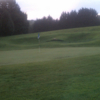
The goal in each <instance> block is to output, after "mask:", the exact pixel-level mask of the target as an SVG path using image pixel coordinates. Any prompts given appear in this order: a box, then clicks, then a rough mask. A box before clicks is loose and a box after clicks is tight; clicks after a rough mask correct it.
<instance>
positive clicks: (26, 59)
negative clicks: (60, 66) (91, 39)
mask: <svg viewBox="0 0 100 100" xmlns="http://www.w3.org/2000/svg"><path fill="white" fill-rule="evenodd" d="M95 54H100V47H69V48H68V47H67V48H48V49H47V48H45V49H43V48H42V49H41V50H40V52H39V50H38V49H28V50H13V51H1V52H0V65H5V64H8V65H9V64H20V63H30V62H38V61H48V60H52V59H63V58H70V57H79V56H87V55H95Z"/></svg>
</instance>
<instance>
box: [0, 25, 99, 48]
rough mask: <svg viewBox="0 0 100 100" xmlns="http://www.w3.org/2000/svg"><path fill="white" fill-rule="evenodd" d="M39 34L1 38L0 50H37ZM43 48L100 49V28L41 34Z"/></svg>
mask: <svg viewBox="0 0 100 100" xmlns="http://www.w3.org/2000/svg"><path fill="white" fill-rule="evenodd" d="M37 36H38V34H37V33H34V34H26V35H17V36H10V37H2V38H0V50H16V49H32V48H33V49H37V48H38V46H39V43H38V39H37ZM54 38H56V40H54ZM40 42H41V48H55V47H84V46H85V47H91V46H92V47H94V46H95V47H98V46H100V26H95V27H85V28H73V29H65V30H57V31H49V32H42V33H40Z"/></svg>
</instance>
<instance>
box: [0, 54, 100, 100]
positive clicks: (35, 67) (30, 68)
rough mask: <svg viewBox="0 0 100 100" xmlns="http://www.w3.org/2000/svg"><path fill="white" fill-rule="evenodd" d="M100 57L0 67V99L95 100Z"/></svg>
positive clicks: (99, 87) (97, 97)
mask: <svg viewBox="0 0 100 100" xmlns="http://www.w3.org/2000/svg"><path fill="white" fill-rule="evenodd" d="M99 93H100V55H98V56H97V55H95V56H86V57H77V58H76V57H75V58H69V59H59V60H52V61H45V62H34V63H25V64H18V65H6V66H0V94H1V95H0V99H1V100H23V99H25V100H99V99H100V95H99Z"/></svg>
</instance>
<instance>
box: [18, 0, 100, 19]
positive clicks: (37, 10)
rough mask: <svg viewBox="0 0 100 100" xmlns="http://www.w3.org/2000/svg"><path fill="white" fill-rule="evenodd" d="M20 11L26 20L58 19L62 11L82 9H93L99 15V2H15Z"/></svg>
mask: <svg viewBox="0 0 100 100" xmlns="http://www.w3.org/2000/svg"><path fill="white" fill-rule="evenodd" d="M16 2H17V3H18V4H19V6H20V8H21V10H22V11H23V12H26V13H27V15H28V19H37V18H43V17H44V16H45V17H47V16H49V15H50V16H52V17H53V18H54V19H57V18H59V17H60V15H61V13H62V12H63V11H66V12H70V11H71V10H76V11H78V10H79V9H81V8H82V7H83V8H93V9H95V10H96V11H97V12H98V14H100V0H16Z"/></svg>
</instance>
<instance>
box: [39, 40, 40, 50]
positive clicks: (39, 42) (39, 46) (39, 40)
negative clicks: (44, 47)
mask: <svg viewBox="0 0 100 100" xmlns="http://www.w3.org/2000/svg"><path fill="white" fill-rule="evenodd" d="M39 52H40V39H39Z"/></svg>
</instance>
